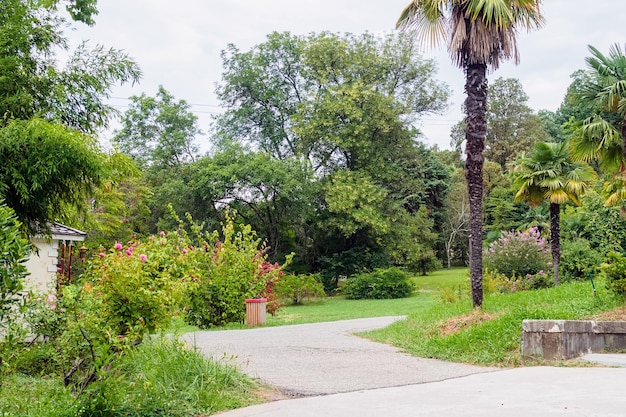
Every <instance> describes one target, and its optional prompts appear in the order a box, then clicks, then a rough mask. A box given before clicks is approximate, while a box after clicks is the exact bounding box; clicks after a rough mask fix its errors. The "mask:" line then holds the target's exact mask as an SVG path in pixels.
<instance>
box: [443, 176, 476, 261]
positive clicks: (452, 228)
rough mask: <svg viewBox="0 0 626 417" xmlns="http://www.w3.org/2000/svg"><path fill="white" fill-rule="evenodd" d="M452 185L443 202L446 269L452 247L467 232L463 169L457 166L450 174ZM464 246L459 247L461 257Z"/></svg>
mask: <svg viewBox="0 0 626 417" xmlns="http://www.w3.org/2000/svg"><path fill="white" fill-rule="evenodd" d="M451 179H452V186H451V189H450V192H449V193H448V195H447V197H446V200H445V202H444V207H445V222H444V227H443V233H444V234H445V242H444V246H445V251H446V260H447V266H448V269H450V267H451V266H452V256H453V248H454V246H455V245H458V244H459V240H461V239H460V237H467V233H468V232H469V220H470V218H469V204H468V201H467V200H468V199H467V185H466V184H465V181H464V179H463V170H462V169H461V168H458V169H457V171H456V172H455V173H454V175H453V176H452V178H451ZM463 252H466V248H463V247H462V249H461V257H463V255H464V253H463Z"/></svg>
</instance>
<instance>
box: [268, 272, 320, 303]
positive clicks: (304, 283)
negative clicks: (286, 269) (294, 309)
mask: <svg viewBox="0 0 626 417" xmlns="http://www.w3.org/2000/svg"><path fill="white" fill-rule="evenodd" d="M274 291H275V293H276V297H278V298H281V299H290V300H291V302H292V303H293V304H302V302H303V301H304V299H306V298H312V297H323V296H325V295H326V294H325V293H324V286H323V285H322V284H321V282H320V281H319V278H318V275H306V274H300V275H285V276H283V277H281V278H280V280H279V281H278V282H277V283H276V286H275V287H274Z"/></svg>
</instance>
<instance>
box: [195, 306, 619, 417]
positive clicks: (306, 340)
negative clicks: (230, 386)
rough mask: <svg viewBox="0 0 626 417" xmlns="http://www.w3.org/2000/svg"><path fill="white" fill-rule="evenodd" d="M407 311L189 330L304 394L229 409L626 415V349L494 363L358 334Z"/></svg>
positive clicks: (260, 415)
mask: <svg viewBox="0 0 626 417" xmlns="http://www.w3.org/2000/svg"><path fill="white" fill-rule="evenodd" d="M398 319H402V317H380V318H373V319H359V320H346V321H339V322H331V323H315V324H305V325H296V326H282V327H267V328H256V329H250V330H226V331H211V332H196V333H189V334H187V335H185V338H186V339H187V341H188V342H189V343H191V344H194V345H195V346H196V347H197V348H198V349H200V350H201V351H202V352H204V353H205V354H206V355H208V356H211V357H213V358H216V359H219V360H223V361H226V362H227V363H231V364H236V365H237V366H239V367H240V369H241V370H242V371H244V372H245V373H247V374H248V375H250V376H252V377H255V378H258V379H259V380H260V381H261V382H263V383H266V384H269V385H272V386H275V387H277V388H278V389H280V390H281V391H282V392H283V393H285V394H287V397H289V398H294V399H288V400H280V401H274V402H269V403H266V404H261V405H257V406H252V407H246V408H242V409H239V410H234V411H229V412H225V413H221V414H220V416H221V417H252V416H254V417H270V416H271V417H291V416H298V417H308V416H327V417H343V416H359V417H370V416H371V417H374V416H376V417H379V416H386V417H413V416H450V417H456V416H481V417H496V416H497V417H501V416H512V417H516V416H520V417H521V416H608V417H610V416H626V395H624V393H625V392H626V391H624V387H625V386H626V355H619V354H614V355H598V354H592V355H586V356H585V357H584V358H583V359H585V360H588V361H590V362H595V363H599V364H604V365H605V366H608V367H583V368H571V367H530V368H516V369H498V368H484V367H476V366H469V365H463V364H456V363H449V362H443V361H438V360H432V359H423V358H417V357H413V356H410V355H407V354H404V353H402V352H400V351H399V350H398V349H396V348H393V347H391V346H387V345H383V344H379V343H374V342H371V341H368V340H365V339H362V338H359V337H357V336H354V335H353V334H352V333H355V332H361V331H365V330H370V329H374V328H380V327H384V326H387V325H389V324H391V323H392V322H394V321H396V320H398ZM613 366H617V367H619V368H617V367H613ZM620 366H621V367H620ZM299 397H303V398H299ZM283 398H284V397H283Z"/></svg>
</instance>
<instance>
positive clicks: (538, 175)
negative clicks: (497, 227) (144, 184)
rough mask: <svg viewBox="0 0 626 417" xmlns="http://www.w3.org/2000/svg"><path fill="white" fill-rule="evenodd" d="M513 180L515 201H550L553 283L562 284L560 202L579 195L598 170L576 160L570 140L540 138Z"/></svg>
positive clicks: (534, 203) (515, 171)
mask: <svg viewBox="0 0 626 417" xmlns="http://www.w3.org/2000/svg"><path fill="white" fill-rule="evenodd" d="M513 175H514V184H515V185H516V186H517V187H519V191H518V192H517V194H516V195H515V200H516V201H526V202H527V203H530V204H531V205H532V206H537V205H539V204H541V203H543V202H544V201H548V202H549V203H550V246H551V251H552V262H553V268H554V285H558V284H559V263H560V261H561V241H560V224H561V204H563V203H566V202H568V201H572V202H573V203H574V204H577V205H580V200H579V197H580V196H581V195H582V194H584V192H585V191H586V190H587V189H588V188H589V186H590V184H591V183H592V182H593V181H594V180H595V178H596V173H595V171H594V170H593V169H592V168H591V167H590V166H589V165H587V164H586V163H584V162H575V161H573V160H572V158H571V157H570V155H569V144H568V143H567V142H561V143H546V142H538V143H536V144H535V146H534V148H533V150H532V152H531V153H530V155H528V156H526V155H523V156H522V157H520V158H519V159H518V161H517V164H516V165H515V168H514V170H513Z"/></svg>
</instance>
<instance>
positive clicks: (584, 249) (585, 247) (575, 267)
mask: <svg viewBox="0 0 626 417" xmlns="http://www.w3.org/2000/svg"><path fill="white" fill-rule="evenodd" d="M601 263H602V255H600V253H599V252H598V251H596V250H594V249H592V248H591V244H590V243H589V241H588V240H586V239H576V240H573V241H566V242H563V245H562V247H561V263H560V265H559V268H560V275H561V276H562V277H563V279H564V280H569V279H588V278H589V275H590V274H591V275H595V274H596V273H597V272H598V271H599V270H600V264H601Z"/></svg>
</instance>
